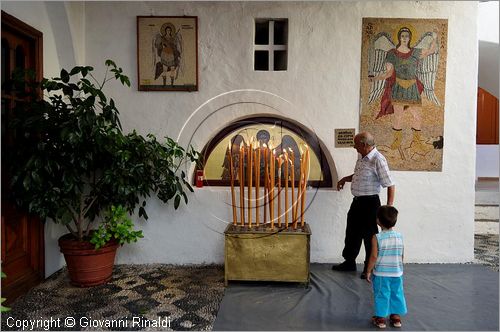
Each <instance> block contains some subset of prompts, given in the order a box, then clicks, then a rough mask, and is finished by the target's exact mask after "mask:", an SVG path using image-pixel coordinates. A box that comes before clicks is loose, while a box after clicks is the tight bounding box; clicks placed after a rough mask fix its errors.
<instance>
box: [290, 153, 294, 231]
mask: <svg viewBox="0 0 500 332" xmlns="http://www.w3.org/2000/svg"><path fill="white" fill-rule="evenodd" d="M289 149H290V148H289ZM290 171H291V172H292V173H291V174H290V178H291V179H290V180H291V181H292V209H291V210H292V223H294V222H295V211H294V210H295V158H294V154H293V150H292V149H290Z"/></svg>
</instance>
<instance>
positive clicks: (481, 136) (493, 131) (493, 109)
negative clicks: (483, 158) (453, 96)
mask: <svg viewBox="0 0 500 332" xmlns="http://www.w3.org/2000/svg"><path fill="white" fill-rule="evenodd" d="M476 144H498V98H497V97H495V96H493V95H492V94H490V93H488V92H487V91H486V90H483V89H481V88H478V91H477V131H476Z"/></svg>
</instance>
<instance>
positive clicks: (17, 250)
mask: <svg viewBox="0 0 500 332" xmlns="http://www.w3.org/2000/svg"><path fill="white" fill-rule="evenodd" d="M41 56H42V33H41V32H39V31H38V30H36V29H34V28H32V27H30V26H28V25H27V24H25V23H23V22H21V21H19V20H18V19H16V18H14V17H13V16H11V15H9V14H7V13H5V12H3V11H2V165H1V167H2V271H3V272H4V273H5V274H6V275H7V278H5V279H2V297H6V298H7V302H6V303H10V302H12V301H13V300H14V299H15V298H17V297H18V296H19V295H22V294H23V293H25V292H26V291H27V290H29V289H30V288H31V287H33V286H34V285H36V284H38V283H39V282H40V281H42V280H43V279H44V277H45V276H44V274H45V271H44V236H43V223H42V222H41V221H40V220H39V218H37V217H35V216H32V215H29V214H28V213H26V212H25V211H22V210H20V209H18V208H17V207H16V206H15V204H14V203H13V202H12V200H11V199H10V198H9V196H10V192H9V183H10V174H9V173H8V171H7V168H8V164H7V163H8V162H9V160H8V158H4V157H5V156H6V155H7V153H8V151H9V149H12V143H13V142H14V140H15V136H14V134H13V133H12V132H11V131H10V130H9V129H8V123H9V121H10V119H11V117H12V114H13V107H14V105H15V103H16V102H17V101H19V100H18V99H17V98H16V96H15V94H14V93H13V91H12V90H11V88H9V86H8V84H4V83H5V82H6V81H7V80H8V79H9V77H10V75H11V74H12V71H13V70H14V69H15V68H23V69H28V68H30V69H33V70H34V71H35V72H36V77H37V79H40V78H41V77H42V57H41Z"/></svg>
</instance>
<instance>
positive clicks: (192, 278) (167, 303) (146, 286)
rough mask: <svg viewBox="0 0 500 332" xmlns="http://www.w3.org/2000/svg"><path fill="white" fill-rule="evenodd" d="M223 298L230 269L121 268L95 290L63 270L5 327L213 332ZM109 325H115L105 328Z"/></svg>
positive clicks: (18, 306) (16, 308)
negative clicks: (31, 323)
mask: <svg viewBox="0 0 500 332" xmlns="http://www.w3.org/2000/svg"><path fill="white" fill-rule="evenodd" d="M223 295H224V270H223V267H222V266H218V265H206V266H172V265H160V264H154V265H116V266H115V269H114V273H113V278H112V279H111V281H110V282H109V283H107V284H105V285H102V286H96V287H90V288H77V287H73V286H71V285H70V284H69V280H68V277H67V271H66V269H62V270H61V271H59V272H57V273H55V274H54V275H52V276H51V277H50V278H48V279H47V280H46V281H45V282H44V283H42V284H40V285H39V286H37V287H35V288H33V289H32V290H31V291H29V292H28V293H27V294H26V295H25V296H23V297H21V298H19V299H18V300H16V301H15V302H14V303H13V304H12V305H11V311H9V312H7V313H4V314H2V324H1V327H2V331H6V330H7V331H8V330H20V329H21V328H15V327H9V326H8V325H7V323H8V322H10V325H12V322H13V320H12V319H10V320H8V319H9V317H14V318H15V319H16V320H17V321H20V320H28V319H29V320H37V319H40V318H41V317H44V318H49V317H51V318H53V319H54V321H55V322H54V323H53V325H52V326H51V328H50V330H59V331H60V330H73V331H78V330H92V331H94V330H115V331H116V330H125V331H134V330H153V331H158V330H160V331H161V330H163V331H165V330H175V331H188V330H196V331H207V330H211V329H212V326H213V323H214V321H215V317H216V315H217V311H218V309H219V304H220V302H221V300H222V296H223ZM67 317H72V318H73V319H74V322H73V323H75V325H74V326H73V327H69V326H68V325H72V321H69V322H65V320H66V319H67ZM58 318H59V319H60V320H59V322H60V323H59V324H58V323H57V319H58ZM159 319H160V320H159ZM68 323H69V324H68ZM106 323H107V324H108V325H109V324H115V325H114V326H99V325H100V324H101V325H106ZM96 325H97V326H96ZM25 330H31V329H29V328H28V329H25ZM34 330H35V331H42V330H44V328H43V327H42V326H39V327H38V328H35V329H34Z"/></svg>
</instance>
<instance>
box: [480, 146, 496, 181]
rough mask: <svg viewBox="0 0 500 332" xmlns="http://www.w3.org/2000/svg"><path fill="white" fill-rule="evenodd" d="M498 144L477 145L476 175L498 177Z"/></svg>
mask: <svg viewBox="0 0 500 332" xmlns="http://www.w3.org/2000/svg"><path fill="white" fill-rule="evenodd" d="M498 155H499V149H498V145H477V150H476V160H477V161H476V177H496V178H497V177H498V174H499V162H498V159H499V158H498Z"/></svg>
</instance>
